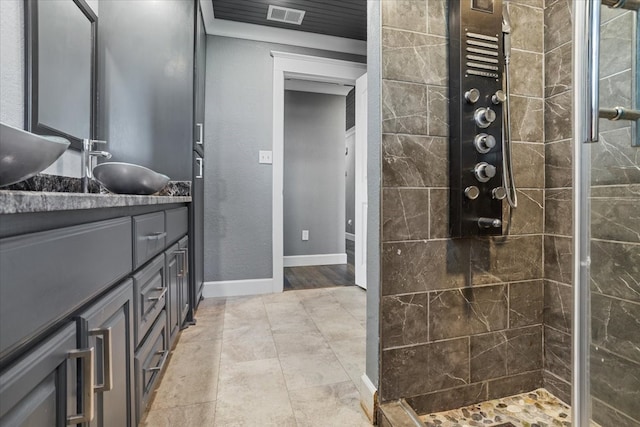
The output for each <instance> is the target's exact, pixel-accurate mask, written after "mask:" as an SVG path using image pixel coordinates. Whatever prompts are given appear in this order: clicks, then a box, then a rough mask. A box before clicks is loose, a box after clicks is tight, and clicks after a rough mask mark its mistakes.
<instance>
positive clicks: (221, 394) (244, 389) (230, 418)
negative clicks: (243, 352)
mask: <svg viewBox="0 0 640 427" xmlns="http://www.w3.org/2000/svg"><path fill="white" fill-rule="evenodd" d="M215 425H216V426H225V427H227V426H295V418H294V416H293V409H292V408H291V402H290V401H289V394H288V392H287V389H286V386H285V381H284V377H283V375H282V370H281V369H280V362H279V361H278V359H276V358H274V359H264V360H257V361H251V362H239V363H234V364H232V365H229V366H227V367H226V368H225V369H224V370H222V371H221V372H220V384H219V391H218V400H217V405H216V423H215Z"/></svg>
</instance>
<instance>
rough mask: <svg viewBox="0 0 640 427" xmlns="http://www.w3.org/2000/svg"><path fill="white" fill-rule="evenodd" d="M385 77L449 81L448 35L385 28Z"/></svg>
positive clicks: (383, 72)
mask: <svg viewBox="0 0 640 427" xmlns="http://www.w3.org/2000/svg"><path fill="white" fill-rule="evenodd" d="M382 78H383V79H390V80H398V81H403V82H413V83H423V84H432V85H440V86H445V85H447V84H448V81H447V39H446V38H445V37H440V36H432V35H428V34H420V33H415V32H409V31H400V30H395V29H390V28H383V29H382Z"/></svg>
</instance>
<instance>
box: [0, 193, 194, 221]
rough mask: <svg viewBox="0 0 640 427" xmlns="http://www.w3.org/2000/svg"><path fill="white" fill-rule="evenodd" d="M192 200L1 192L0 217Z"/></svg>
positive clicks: (182, 198)
mask: <svg viewBox="0 0 640 427" xmlns="http://www.w3.org/2000/svg"><path fill="white" fill-rule="evenodd" d="M188 202H191V196H137V195H128V194H95V193H58V192H40V191H14V190H0V215H1V214H17V213H33V212H52V211H69V210H82V209H100V208H115V207H124V206H144V205H160V204H168V203H188Z"/></svg>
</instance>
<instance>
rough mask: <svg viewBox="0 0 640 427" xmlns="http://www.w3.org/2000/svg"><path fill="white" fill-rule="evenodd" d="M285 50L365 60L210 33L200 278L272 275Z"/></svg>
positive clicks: (265, 276)
mask: <svg viewBox="0 0 640 427" xmlns="http://www.w3.org/2000/svg"><path fill="white" fill-rule="evenodd" d="M272 50H277V51H287V52H294V53H300V54H306V55H315V56H323V57H330V58H336V59H344V60H350V61H358V62H364V61H365V58H363V57H360V56H354V55H347V54H339V53H335V52H327V51H320V50H315V49H306V48H299V47H293V46H287V45H278V44H272V43H262V42H255V41H250V40H240V39H233V38H228V37H218V36H208V38H207V90H206V114H207V117H206V120H205V144H206V146H205V152H206V153H207V158H206V162H207V167H206V168H205V281H220V280H244V279H259V278H269V277H273V276H272V263H273V262H272V255H271V225H272V219H271V200H272V197H271V189H272V180H271V174H272V170H271V166H270V165H264V164H258V151H259V150H271V147H272V145H271V140H272V113H273V112H272V109H273V87H272V84H273V58H272V57H271V51H272Z"/></svg>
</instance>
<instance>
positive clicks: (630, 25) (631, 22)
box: [600, 13, 636, 77]
mask: <svg viewBox="0 0 640 427" xmlns="http://www.w3.org/2000/svg"><path fill="white" fill-rule="evenodd" d="M635 19H636V18H635V15H634V14H633V13H624V14H622V15H620V16H619V17H617V18H615V19H613V20H611V21H608V22H606V23H604V24H602V25H601V26H600V75H601V76H603V77H608V76H610V75H612V74H616V73H619V72H621V71H625V70H629V69H631V65H632V62H633V60H632V56H633V45H634V44H635V42H634V40H633V32H634V27H635V25H636V24H635Z"/></svg>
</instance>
